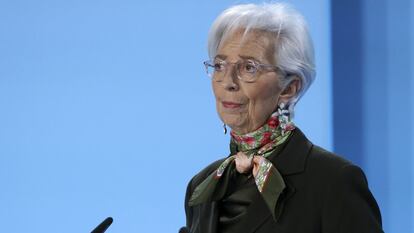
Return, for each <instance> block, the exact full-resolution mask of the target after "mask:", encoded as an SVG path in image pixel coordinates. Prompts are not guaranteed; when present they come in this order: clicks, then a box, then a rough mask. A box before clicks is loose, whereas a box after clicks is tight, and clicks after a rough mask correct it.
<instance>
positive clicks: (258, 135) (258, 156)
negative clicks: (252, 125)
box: [188, 111, 295, 220]
mask: <svg viewBox="0 0 414 233" xmlns="http://www.w3.org/2000/svg"><path fill="white" fill-rule="evenodd" d="M279 114H280V111H279V112H275V113H273V114H272V115H271V116H270V118H269V119H268V120H267V122H266V123H265V124H264V125H263V126H261V127H260V128H259V129H257V130H255V131H253V132H250V133H247V134H243V135H241V134H237V133H236V132H234V131H231V133H230V134H231V141H232V142H231V143H232V144H235V145H237V149H238V151H239V152H238V153H237V154H235V155H231V156H229V157H227V158H226V159H225V160H224V162H222V163H221V164H220V166H219V167H218V168H217V169H216V170H215V171H214V172H213V173H211V174H210V175H209V176H208V177H207V178H206V179H205V180H204V181H202V182H201V183H200V184H199V185H198V186H197V187H196V188H195V189H194V192H193V193H192V195H191V197H190V200H189V203H188V204H189V206H194V205H198V204H201V203H204V202H208V201H217V200H220V199H221V198H222V196H223V192H220V191H219V190H216V189H218V188H219V187H218V183H219V181H220V178H222V176H223V174H224V175H225V174H226V173H225V171H226V169H227V170H228V169H236V170H237V171H238V172H240V173H251V174H252V175H253V177H254V180H255V184H256V186H257V189H258V191H259V193H260V194H261V195H262V197H263V199H264V201H265V203H266V205H267V206H268V207H269V210H270V212H271V213H272V215H273V218H274V219H275V220H277V217H278V215H277V213H276V212H275V211H276V204H277V200H278V199H279V196H280V194H281V193H282V192H283V190H284V189H285V187H286V185H285V182H284V181H283V178H282V175H281V174H280V173H279V172H278V170H277V169H276V167H275V166H274V165H273V164H272V162H270V161H269V160H268V159H267V157H268V156H269V155H270V154H272V153H273V152H274V151H275V150H277V149H278V148H279V147H280V145H281V144H283V143H284V142H285V141H286V139H287V138H288V137H289V136H290V134H291V133H292V130H293V129H294V128H295V127H294V125H293V123H292V122H290V120H289V121H285V118H282V119H283V121H284V122H283V125H282V124H280V122H279V117H278V116H279ZM231 165H233V166H231Z"/></svg>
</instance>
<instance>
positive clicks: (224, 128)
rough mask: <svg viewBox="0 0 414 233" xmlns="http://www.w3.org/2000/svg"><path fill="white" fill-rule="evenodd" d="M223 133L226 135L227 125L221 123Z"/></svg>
mask: <svg viewBox="0 0 414 233" xmlns="http://www.w3.org/2000/svg"><path fill="white" fill-rule="evenodd" d="M223 133H224V134H227V125H226V124H224V123H223Z"/></svg>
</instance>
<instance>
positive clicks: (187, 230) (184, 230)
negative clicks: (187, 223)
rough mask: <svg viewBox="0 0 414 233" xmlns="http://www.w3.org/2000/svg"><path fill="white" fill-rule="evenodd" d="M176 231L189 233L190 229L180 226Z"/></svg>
mask: <svg viewBox="0 0 414 233" xmlns="http://www.w3.org/2000/svg"><path fill="white" fill-rule="evenodd" d="M178 233H190V230H189V229H188V227H181V228H180V230H179V231H178Z"/></svg>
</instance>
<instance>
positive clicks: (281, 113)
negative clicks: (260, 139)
mask: <svg viewBox="0 0 414 233" xmlns="http://www.w3.org/2000/svg"><path fill="white" fill-rule="evenodd" d="M277 112H278V120H279V125H280V128H281V129H282V135H285V133H286V131H289V130H292V126H293V123H292V122H291V121H290V112H289V109H288V108H287V106H286V104H285V103H283V102H282V103H280V104H279V105H278V106H277Z"/></svg>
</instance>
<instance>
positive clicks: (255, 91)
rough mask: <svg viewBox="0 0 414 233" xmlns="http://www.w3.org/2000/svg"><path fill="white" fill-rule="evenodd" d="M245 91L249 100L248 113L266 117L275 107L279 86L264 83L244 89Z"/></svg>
mask: <svg viewBox="0 0 414 233" xmlns="http://www.w3.org/2000/svg"><path fill="white" fill-rule="evenodd" d="M245 93H246V96H248V98H249V100H250V106H249V112H250V114H251V115H252V116H253V117H254V116H256V117H257V116H262V117H267V115H270V114H271V113H272V112H273V111H274V110H275V109H276V106H277V100H278V97H279V95H280V88H279V87H278V86H277V85H275V84H274V83H273V85H272V84H270V83H264V84H263V85H260V86H257V87H253V88H250V89H248V90H247V89H246V91H245Z"/></svg>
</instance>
